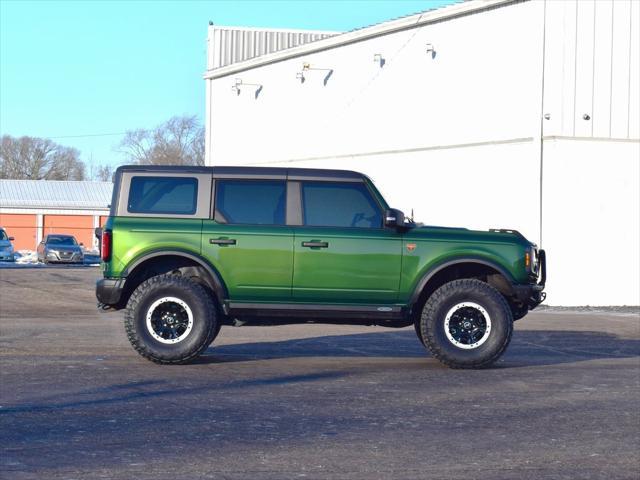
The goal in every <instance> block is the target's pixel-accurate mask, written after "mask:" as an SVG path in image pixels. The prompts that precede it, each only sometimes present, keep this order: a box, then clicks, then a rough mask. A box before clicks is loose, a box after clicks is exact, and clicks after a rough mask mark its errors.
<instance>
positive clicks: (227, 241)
mask: <svg viewBox="0 0 640 480" xmlns="http://www.w3.org/2000/svg"><path fill="white" fill-rule="evenodd" d="M209 243H211V244H213V245H235V244H236V239H235V238H210V239H209Z"/></svg>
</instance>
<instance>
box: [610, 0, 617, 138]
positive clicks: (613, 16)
mask: <svg viewBox="0 0 640 480" xmlns="http://www.w3.org/2000/svg"><path fill="white" fill-rule="evenodd" d="M615 7H616V2H615V1H614V0H611V53H610V57H609V59H610V62H609V137H611V132H612V129H611V122H612V120H613V117H612V115H613V39H614V38H615V37H614V32H615V30H614V29H613V25H614V23H615V22H614V19H615V14H616V8H615Z"/></svg>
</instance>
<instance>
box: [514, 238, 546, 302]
mask: <svg viewBox="0 0 640 480" xmlns="http://www.w3.org/2000/svg"><path fill="white" fill-rule="evenodd" d="M538 255H539V257H540V270H539V273H538V283H531V284H527V285H513V291H514V293H515V296H516V298H517V299H518V300H519V301H520V302H522V303H523V304H524V305H527V306H528V307H529V310H533V309H534V308H536V307H537V306H538V305H540V304H541V303H542V302H544V299H545V298H546V297H547V294H546V293H545V292H544V287H545V285H546V283H547V255H546V252H545V251H544V250H540V251H539V252H538Z"/></svg>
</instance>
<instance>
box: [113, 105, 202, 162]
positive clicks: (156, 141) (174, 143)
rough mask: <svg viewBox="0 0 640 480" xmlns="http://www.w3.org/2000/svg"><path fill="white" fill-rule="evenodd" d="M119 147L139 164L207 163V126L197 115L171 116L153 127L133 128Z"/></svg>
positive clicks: (129, 159)
mask: <svg viewBox="0 0 640 480" xmlns="http://www.w3.org/2000/svg"><path fill="white" fill-rule="evenodd" d="M119 150H120V151H121V152H122V153H124V154H125V155H126V156H127V160H128V161H130V162H131V163H137V164H140V165H204V128H203V127H202V125H200V123H199V122H198V119H197V118H196V117H195V116H191V117H189V116H185V117H172V118H170V119H169V120H168V121H166V122H165V123H163V124H161V125H158V126H157V127H156V128H154V129H153V130H141V129H138V130H130V131H128V132H127V133H126V135H125V137H124V138H123V139H122V141H121V142H120V144H119Z"/></svg>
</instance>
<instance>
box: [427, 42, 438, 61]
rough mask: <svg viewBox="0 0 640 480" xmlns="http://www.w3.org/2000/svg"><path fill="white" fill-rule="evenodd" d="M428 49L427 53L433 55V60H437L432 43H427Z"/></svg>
mask: <svg viewBox="0 0 640 480" xmlns="http://www.w3.org/2000/svg"><path fill="white" fill-rule="evenodd" d="M426 47H427V52H426V53H431V58H436V49H435V48H434V47H433V45H432V44H430V43H427V45H426Z"/></svg>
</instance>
